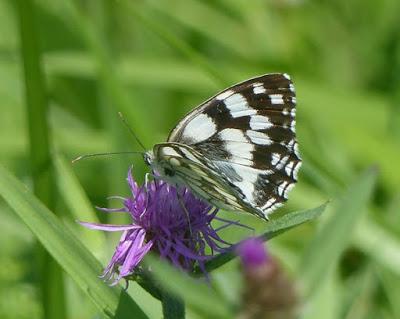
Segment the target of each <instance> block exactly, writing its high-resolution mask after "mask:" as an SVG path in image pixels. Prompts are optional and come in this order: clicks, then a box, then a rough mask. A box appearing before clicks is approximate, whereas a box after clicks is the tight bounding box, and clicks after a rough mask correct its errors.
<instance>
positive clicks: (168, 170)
mask: <svg viewBox="0 0 400 319" xmlns="http://www.w3.org/2000/svg"><path fill="white" fill-rule="evenodd" d="M164 174H165V175H166V176H170V177H172V176H174V175H175V172H174V171H173V170H172V169H170V168H164Z"/></svg>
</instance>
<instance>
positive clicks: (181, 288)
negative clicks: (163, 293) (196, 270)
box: [144, 255, 232, 319]
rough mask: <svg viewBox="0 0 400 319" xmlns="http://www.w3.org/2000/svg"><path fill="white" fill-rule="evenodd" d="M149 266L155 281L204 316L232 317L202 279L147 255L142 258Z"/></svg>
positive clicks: (223, 303) (219, 298)
mask: <svg viewBox="0 0 400 319" xmlns="http://www.w3.org/2000/svg"><path fill="white" fill-rule="evenodd" d="M144 262H145V264H146V265H147V266H148V267H150V268H151V270H152V272H151V274H152V275H153V276H154V278H155V279H156V281H157V283H159V284H161V286H162V287H163V288H164V289H165V290H167V291H168V292H169V293H171V294H175V295H177V296H179V297H181V298H183V300H184V301H185V304H186V305H187V306H189V307H191V308H192V309H193V310H195V311H196V312H198V313H199V314H202V315H203V316H204V315H206V318H221V319H222V318H232V314H231V313H230V312H229V309H228V307H227V303H226V302H225V300H224V299H223V298H222V297H221V296H220V295H218V294H217V293H216V292H215V291H214V290H212V288H211V286H210V285H207V284H206V283H205V282H204V281H200V280H196V279H193V278H191V277H189V276H188V275H187V274H185V273H183V272H182V271H179V270H178V269H176V268H174V267H173V266H171V265H170V264H168V263H167V262H165V261H162V260H160V258H158V257H155V256H152V255H149V256H146V258H145V260H144Z"/></svg>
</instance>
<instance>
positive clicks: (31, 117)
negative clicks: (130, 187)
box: [17, 0, 66, 319]
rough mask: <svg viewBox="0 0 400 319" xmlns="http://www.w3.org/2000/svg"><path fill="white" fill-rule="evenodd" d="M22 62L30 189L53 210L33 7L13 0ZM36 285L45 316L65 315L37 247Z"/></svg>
mask: <svg viewBox="0 0 400 319" xmlns="http://www.w3.org/2000/svg"><path fill="white" fill-rule="evenodd" d="M17 8H18V16H19V29H20V39H21V56H22V60H23V66H24V78H25V95H26V106H27V114H28V124H29V125H28V126H29V146H30V161H31V163H32V164H31V170H32V177H33V185H34V192H35V194H36V196H37V197H38V198H40V200H41V201H42V202H43V203H44V204H45V205H46V206H47V207H49V208H50V209H51V210H53V211H54V207H55V203H56V198H55V196H56V194H55V191H54V189H55V188H54V176H53V171H52V164H51V163H52V159H51V156H50V133H49V129H48V127H49V125H48V123H47V117H48V103H47V99H46V88H45V79H44V76H43V71H42V62H41V58H42V57H41V52H40V48H39V43H40V41H39V40H40V39H39V36H38V32H37V30H36V10H35V9H36V7H35V5H34V3H33V1H31V0H20V1H18V2H17ZM37 253H38V256H39V258H38V260H39V262H40V265H39V271H40V276H39V285H40V289H41V299H42V308H43V312H44V317H45V318H59V319H63V318H66V316H65V314H66V310H65V309H66V306H65V292H64V282H63V274H62V272H61V269H60V268H59V267H58V265H57V263H56V262H55V261H54V260H53V259H52V258H51V256H50V255H49V254H48V253H47V252H46V251H45V250H44V249H43V248H42V247H40V246H39V247H38V251H37Z"/></svg>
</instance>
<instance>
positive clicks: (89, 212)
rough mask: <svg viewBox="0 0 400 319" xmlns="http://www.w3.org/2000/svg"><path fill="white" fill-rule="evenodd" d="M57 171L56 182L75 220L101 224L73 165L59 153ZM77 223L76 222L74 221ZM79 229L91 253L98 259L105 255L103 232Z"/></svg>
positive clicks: (55, 163)
mask: <svg viewBox="0 0 400 319" xmlns="http://www.w3.org/2000/svg"><path fill="white" fill-rule="evenodd" d="M53 158H54V166H55V169H56V173H57V175H56V182H57V187H58V190H59V193H60V195H61V196H62V197H63V199H64V201H65V203H66V205H67V207H68V209H69V211H70V212H71V214H72V215H73V217H74V219H75V220H80V221H88V222H92V223H100V221H99V219H98V218H97V215H96V213H95V211H94V209H93V206H92V205H91V204H90V201H89V199H88V198H87V196H86V194H85V191H84V190H83V188H82V186H81V185H80V183H79V181H78V178H77V177H76V176H75V174H74V172H73V170H72V168H71V164H70V163H68V162H67V161H66V159H65V158H64V157H63V156H62V155H61V154H59V153H57V154H55V155H54V156H53ZM74 222H75V221H74ZM77 227H79V230H80V233H81V235H82V237H81V238H82V241H83V242H84V243H85V245H86V247H88V248H89V249H90V251H92V252H95V255H96V257H101V256H102V255H103V254H104V247H106V245H105V241H106V237H105V235H104V233H103V232H94V231H90V230H88V229H86V228H84V227H80V225H78V224H77Z"/></svg>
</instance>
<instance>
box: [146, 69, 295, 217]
mask: <svg viewBox="0 0 400 319" xmlns="http://www.w3.org/2000/svg"><path fill="white" fill-rule="evenodd" d="M295 116H296V96H295V89H294V86H293V83H292V81H291V80H290V77H289V76H288V75H287V74H280V73H274V74H265V75H262V76H259V77H255V78H252V79H249V80H247V81H244V82H241V83H239V84H236V85H233V86H231V87H229V88H227V89H225V90H223V91H222V92H220V93H218V94H216V95H215V96H213V97H211V98H210V99H208V100H207V101H205V102H204V103H202V104H200V105H199V106H198V107H196V108H195V109H193V110H192V111H191V112H190V113H189V114H187V115H186V116H185V117H184V118H183V119H182V120H181V121H180V122H179V123H178V125H177V126H176V127H175V128H174V129H173V130H172V131H171V133H170V134H169V137H168V139H167V142H165V143H160V144H156V145H155V146H154V147H153V150H151V151H148V152H146V153H145V155H144V159H145V162H146V163H147V164H148V165H150V167H151V168H152V169H153V170H154V171H156V172H158V174H159V175H160V177H161V178H162V179H164V180H165V181H167V182H168V183H171V184H173V185H176V186H185V187H187V188H189V189H191V190H192V192H194V194H196V195H197V196H198V197H200V198H202V199H204V200H206V201H207V202H209V203H210V204H212V205H214V206H216V207H219V208H223V209H229V210H234V211H244V212H248V213H251V214H254V215H256V216H259V217H261V218H263V219H268V217H267V216H268V214H269V213H271V212H272V211H273V210H275V209H276V208H278V207H280V206H281V205H283V203H284V202H285V201H286V200H287V198H288V193H289V191H290V190H291V189H292V188H293V186H294V184H295V183H296V181H297V174H298V171H299V168H300V166H301V158H300V155H299V149H298V143H297V141H296V134H295V123H296V120H295Z"/></svg>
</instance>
